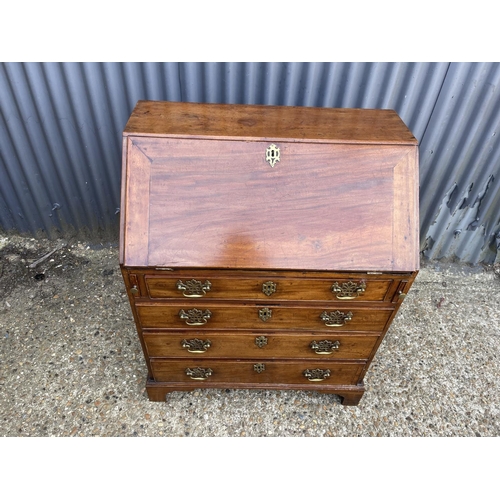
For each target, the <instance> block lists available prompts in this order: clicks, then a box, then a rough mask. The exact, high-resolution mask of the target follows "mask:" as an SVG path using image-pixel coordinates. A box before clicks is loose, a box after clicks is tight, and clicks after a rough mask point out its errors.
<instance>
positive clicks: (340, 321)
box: [320, 311, 352, 327]
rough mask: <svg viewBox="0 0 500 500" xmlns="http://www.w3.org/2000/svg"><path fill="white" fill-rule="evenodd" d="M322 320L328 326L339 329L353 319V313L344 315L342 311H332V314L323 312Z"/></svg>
mask: <svg viewBox="0 0 500 500" xmlns="http://www.w3.org/2000/svg"><path fill="white" fill-rule="evenodd" d="M320 318H321V319H322V320H323V321H324V322H325V325H326V326H333V327H339V326H344V325H345V324H346V323H347V322H348V321H351V319H352V312H350V311H349V312H348V313H343V312H341V311H332V312H330V313H328V312H326V311H323V312H322V313H321V316H320Z"/></svg>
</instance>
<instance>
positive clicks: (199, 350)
mask: <svg viewBox="0 0 500 500" xmlns="http://www.w3.org/2000/svg"><path fill="white" fill-rule="evenodd" d="M181 345H182V347H183V348H184V349H187V351H188V352H191V353H193V354H203V353H204V352H207V349H208V348H209V347H210V346H211V345H212V342H210V340H208V339H207V340H200V339H191V340H187V339H183V340H182V342H181Z"/></svg>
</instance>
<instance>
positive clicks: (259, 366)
mask: <svg viewBox="0 0 500 500" xmlns="http://www.w3.org/2000/svg"><path fill="white" fill-rule="evenodd" d="M253 369H254V371H256V372H257V373H262V372H263V371H264V370H265V369H266V365H265V364H264V363H256V364H255V365H253Z"/></svg>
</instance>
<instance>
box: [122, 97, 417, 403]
mask: <svg viewBox="0 0 500 500" xmlns="http://www.w3.org/2000/svg"><path fill="white" fill-rule="evenodd" d="M418 228H419V224H418V148H417V141H416V139H415V138H414V137H413V135H412V134H411V133H410V131H409V130H408V129H407V127H406V126H405V125H404V124H403V122H402V121H401V119H400V118H399V117H398V116H397V114H396V113H395V112H393V111H390V110H363V109H327V108H305V107H279V106H278V107H273V106H250V105H219V104H194V103H174V102H154V101H140V102H138V103H137V105H136V107H135V109H134V111H133V113H132V115H131V117H130V119H129V121H128V123H127V125H126V128H125V130H124V133H123V178H122V207H121V236H120V266H121V270H122V274H123V278H124V280H125V285H126V288H127V291H128V296H129V299H130V304H131V307H132V312H133V315H134V318H135V323H136V325H137V330H138V334H139V339H140V342H141V345H142V349H143V351H144V356H145V361H146V365H147V369H148V379H147V382H146V387H147V392H148V395H149V398H150V399H151V400H154V401H164V400H165V396H166V394H167V393H168V392H170V391H179V390H192V389H194V388H198V387H206V388H233V389H238V388H245V389H248V388H251V389H297V390H317V391H322V392H326V393H333V394H337V395H339V396H340V397H341V398H342V402H343V404H347V405H355V404H358V402H359V400H360V399H361V397H362V395H363V393H364V386H363V377H364V375H365V373H366V371H367V369H368V367H369V365H370V362H371V360H372V359H373V357H374V355H375V353H376V351H377V348H378V347H379V345H380V343H381V341H382V339H383V338H384V335H385V333H386V331H387V329H388V327H389V325H390V324H391V321H392V320H393V318H394V315H395V314H396V313H397V310H398V308H399V306H400V304H401V301H402V300H403V298H404V296H405V295H406V294H407V292H408V290H409V288H410V286H411V284H412V282H413V280H414V278H415V276H416V274H417V272H418V268H419V251H418ZM384 382H385V383H387V384H389V383H390V381H384Z"/></svg>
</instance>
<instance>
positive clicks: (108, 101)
mask: <svg viewBox="0 0 500 500" xmlns="http://www.w3.org/2000/svg"><path fill="white" fill-rule="evenodd" d="M499 82H500V64H499V63H494V62H491V63H472V62H471V63H449V62H438V63H432V62H429V63H425V62H418V63H411V62H408V63H403V62H397V63H394V62H377V63H371V62H367V63H363V62H357V63H331V62H289V63H286V62H282V63H280V62H273V63H265V62H262V63H259V62H251V63H246V62H220V63H216V62H213V63H202V62H200V63H196V62H169V63H1V64H0V228H1V229H3V230H4V231H9V230H12V231H16V232H19V233H23V234H32V235H47V236H48V237H51V238H54V237H57V236H59V235H62V236H64V235H65V234H67V233H72V234H74V233H80V232H82V233H83V234H85V235H87V236H90V237H98V238H99V237H101V238H112V237H114V236H116V234H117V228H118V207H119V206H120V178H121V132H122V130H123V127H124V126H125V123H126V121H127V118H128V116H129V115H130V112H131V111H132V109H133V107H134V105H135V103H136V102H137V101H138V100H139V99H155V100H170V101H192V102H227V103H248V104H275V105H285V106H319V107H344V108H347V107H349V108H352V107H354V108H391V109H395V110H396V111H397V112H398V113H399V115H400V116H401V118H402V119H403V121H404V122H405V123H406V124H407V126H408V127H409V128H410V130H411V131H412V132H413V134H414V135H415V137H417V139H418V140H419V141H420V170H421V178H420V199H421V201H420V203H421V208H420V223H421V250H422V256H423V258H428V259H441V258H450V259H452V258H458V259H459V260H461V261H464V262H470V263H477V262H485V263H492V262H494V261H495V260H496V259H497V256H498V255H499V252H498V245H500V190H499V188H498V184H499V180H500V179H499V162H500V145H499V121H500V99H499V97H498V90H497V88H498V84H499Z"/></svg>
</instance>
